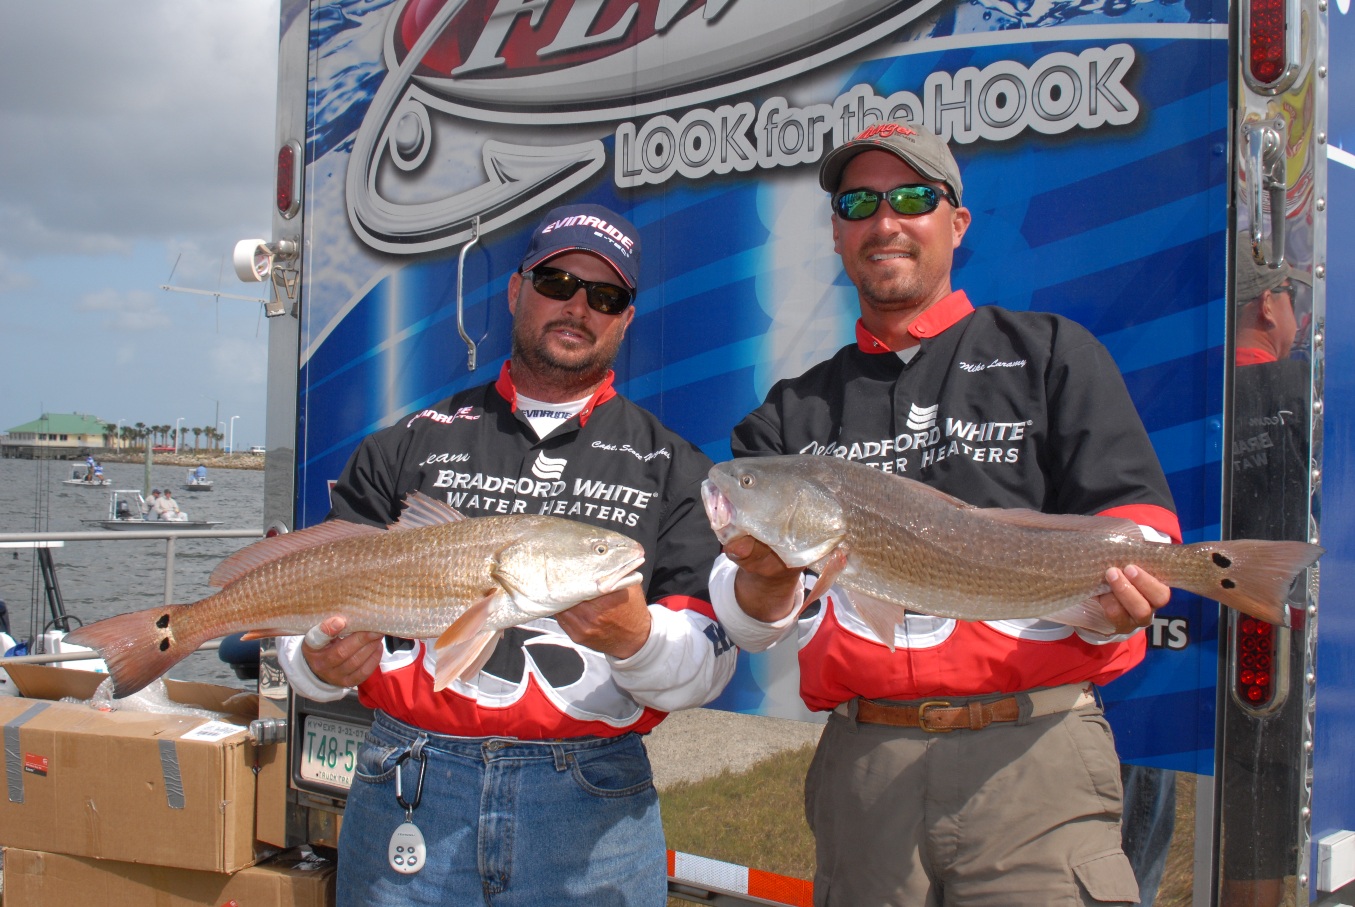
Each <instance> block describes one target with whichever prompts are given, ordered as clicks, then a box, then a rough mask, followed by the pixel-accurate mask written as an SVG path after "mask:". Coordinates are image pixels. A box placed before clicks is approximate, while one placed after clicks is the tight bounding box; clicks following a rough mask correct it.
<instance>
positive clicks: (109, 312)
mask: <svg viewBox="0 0 1355 907" xmlns="http://www.w3.org/2000/svg"><path fill="white" fill-rule="evenodd" d="M75 310H76V311H77V312H88V313H92V314H94V315H96V316H102V317H100V318H99V322H100V326H101V327H103V328H104V329H105V330H109V331H115V332H117V333H144V332H146V331H160V330H165V329H167V328H169V326H170V318H169V316H168V315H167V314H165V312H164V310H163V309H161V308H160V306H159V304H158V303H157V301H156V300H155V297H153V296H152V295H151V294H150V293H148V292H146V291H144V290H122V291H119V290H98V291H96V292H93V293H86V294H85V295H84V296H82V297H80V299H79V301H78V302H76V304H75Z"/></svg>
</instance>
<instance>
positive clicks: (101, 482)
mask: <svg viewBox="0 0 1355 907" xmlns="http://www.w3.org/2000/svg"><path fill="white" fill-rule="evenodd" d="M61 484H62V485H74V486H76V487H78V488H107V487H108V486H110V485H112V484H113V483H112V482H111V481H109V479H108V478H106V477H104V476H100V477H99V478H97V479H73V478H72V479H62V480H61Z"/></svg>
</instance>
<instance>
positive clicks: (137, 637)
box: [66, 605, 203, 699]
mask: <svg viewBox="0 0 1355 907" xmlns="http://www.w3.org/2000/svg"><path fill="white" fill-rule="evenodd" d="M187 607H190V606H188V605H169V606H166V607H162V608H147V609H146V610H144V611H133V612H131V613H129V614H119V615H116V616H114V617H110V618H107V619H105V620H100V621H96V622H95V623H92V624H89V625H88V626H84V627H78V628H76V629H75V630H73V631H71V632H70V633H68V634H66V641H67V642H69V643H71V644H72V645H77V646H86V647H88V648H91V649H94V650H96V651H97V652H98V653H99V656H100V657H101V658H103V660H104V662H105V663H106V664H107V665H108V674H109V676H110V677H112V678H113V696H114V698H117V699H121V698H122V697H124V696H130V695H131V694H133V693H135V692H137V691H138V690H140V689H142V688H143V687H145V686H146V685H147V684H149V683H150V682H151V681H153V680H155V679H156V678H158V677H160V676H162V675H164V674H165V673H166V672H167V671H168V670H169V669H170V668H172V667H174V666H175V665H176V664H178V663H179V662H180V661H182V660H183V659H184V658H186V657H187V656H188V655H190V654H192V653H193V652H194V651H195V650H196V649H197V647H198V645H199V644H200V643H201V642H203V640H199V639H181V638H179V637H178V636H176V635H175V633H174V631H173V629H171V625H172V624H178V623H181V622H182V621H180V620H179V614H180V612H182V611H183V609H185V608H187Z"/></svg>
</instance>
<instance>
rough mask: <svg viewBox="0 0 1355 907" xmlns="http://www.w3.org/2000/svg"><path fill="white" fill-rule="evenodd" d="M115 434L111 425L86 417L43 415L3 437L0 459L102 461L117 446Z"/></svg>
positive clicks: (14, 428)
mask: <svg viewBox="0 0 1355 907" xmlns="http://www.w3.org/2000/svg"><path fill="white" fill-rule="evenodd" d="M113 431H114V426H113V425H112V424H111V423H109V422H105V421H104V420H103V419H100V418H98V417H96V416H91V415H87V414H85V413H43V414H42V416H41V418H38V419H35V420H34V421H32V422H26V423H24V424H23V425H16V426H14V427H13V428H11V429H9V433H8V434H7V435H5V436H3V437H0V456H4V457H5V458H7V459H14V458H18V459H24V460H32V459H35V458H44V459H54V460H71V459H78V458H81V457H84V456H85V455H86V454H93V455H94V456H95V457H98V456H99V453H100V452H101V451H104V450H107V449H109V448H110V447H111V446H112V445H113V444H115V443H116V441H115V439H114V438H113Z"/></svg>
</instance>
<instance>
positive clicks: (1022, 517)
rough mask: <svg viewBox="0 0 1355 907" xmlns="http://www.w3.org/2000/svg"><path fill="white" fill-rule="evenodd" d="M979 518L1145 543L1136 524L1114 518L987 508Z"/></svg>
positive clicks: (977, 512)
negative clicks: (1124, 537)
mask: <svg viewBox="0 0 1355 907" xmlns="http://www.w3.org/2000/svg"><path fill="white" fill-rule="evenodd" d="M975 515H976V516H982V517H984V518H985V519H990V520H993V521H994V522H997V523H1006V524H1008V525H1011V526H1019V527H1021V528H1023V529H1045V530H1051V531H1060V532H1095V533H1098V534H1102V535H1106V534H1117V535H1128V536H1130V537H1131V538H1133V539H1134V540H1135V541H1143V532H1142V530H1140V529H1139V526H1138V524H1137V523H1135V522H1134V521H1133V520H1126V519H1125V518H1123V517H1114V516H1086V515H1085V514H1080V513H1041V512H1040V511H1038V510H1029V509H1026V508H1023V507H984V508H982V509H980V510H977V511H975Z"/></svg>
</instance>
